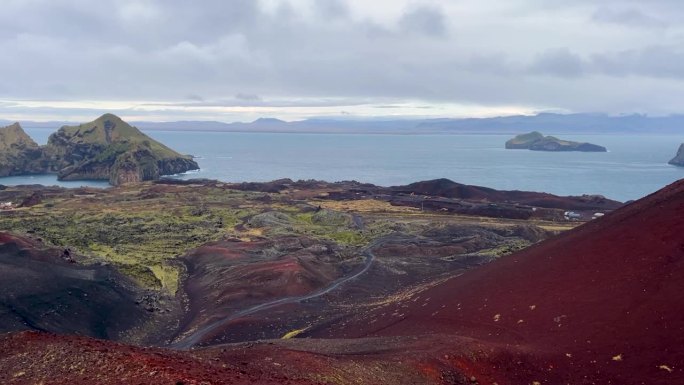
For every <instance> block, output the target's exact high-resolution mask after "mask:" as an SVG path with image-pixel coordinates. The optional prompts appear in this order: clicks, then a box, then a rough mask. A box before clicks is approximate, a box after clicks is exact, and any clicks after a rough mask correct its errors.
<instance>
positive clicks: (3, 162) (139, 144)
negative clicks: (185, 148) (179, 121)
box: [0, 114, 199, 186]
mask: <svg viewBox="0 0 684 385" xmlns="http://www.w3.org/2000/svg"><path fill="white" fill-rule="evenodd" d="M197 169H199V165H198V164H197V163H196V162H195V161H194V160H193V159H192V157H191V156H188V155H182V154H179V153H178V152H176V151H174V150H172V149H170V148H168V147H166V146H165V145H163V144H161V143H159V142H157V141H156V140H154V139H152V138H150V137H149V136H147V135H145V134H144V133H142V132H141V131H140V130H138V129H137V128H135V127H133V126H131V125H130V124H128V123H126V122H124V121H123V120H121V118H119V117H118V116H115V115H112V114H104V115H102V116H101V117H99V118H98V119H96V120H95V121H93V122H90V123H85V124H81V125H78V126H64V127H62V128H60V129H59V130H58V131H57V132H55V133H54V134H52V135H50V138H49V139H48V143H47V145H45V146H39V145H38V144H36V142H34V141H33V139H31V138H30V137H29V136H28V135H27V134H26V132H24V130H23V129H22V128H21V126H20V125H19V123H14V124H12V125H10V126H8V127H2V128H0V176H15V175H31V174H34V175H35V174H57V178H58V179H59V180H107V181H109V183H110V184H111V185H115V186H116V185H121V184H127V183H137V182H142V181H150V180H158V179H159V178H160V177H161V176H162V175H173V174H179V173H183V172H186V171H190V170H197Z"/></svg>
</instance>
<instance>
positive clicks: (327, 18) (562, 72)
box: [0, 0, 684, 121]
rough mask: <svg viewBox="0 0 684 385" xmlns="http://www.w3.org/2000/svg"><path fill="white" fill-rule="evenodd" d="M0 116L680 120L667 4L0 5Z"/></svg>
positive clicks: (485, 0)
mask: <svg viewBox="0 0 684 385" xmlns="http://www.w3.org/2000/svg"><path fill="white" fill-rule="evenodd" d="M1 8H2V9H1V12H0V52H1V53H2V56H3V57H2V58H1V59H0V73H1V74H2V76H0V119H12V120H90V119H92V118H94V117H96V115H98V114H99V113H101V112H104V111H112V112H116V113H119V114H121V115H123V116H125V117H127V118H129V119H135V120H157V121H172V120H219V121H238V120H242V121H245V120H251V119H255V118H257V117H260V116H269V117H279V118H283V119H286V120H294V119H300V118H305V117H309V116H445V117H460V116H492V115H509V114H516V113H524V114H530V113H535V112H539V111H558V112H606V113H610V114H620V113H635V112H636V113H647V114H652V115H663V114H672V113H684V22H683V21H682V20H684V3H682V2H681V0H649V1H632V0H603V1H590V0H574V1H567V0H442V1H431V0H372V1H369V0H201V1H200V0H100V1H92V0H2V6H1Z"/></svg>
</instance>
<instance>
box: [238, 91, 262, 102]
mask: <svg viewBox="0 0 684 385" xmlns="http://www.w3.org/2000/svg"><path fill="white" fill-rule="evenodd" d="M235 99H237V100H246V101H249V102H258V101H261V97H260V96H259V95H257V94H245V93H242V92H240V93H238V94H236V95H235Z"/></svg>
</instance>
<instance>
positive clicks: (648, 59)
mask: <svg viewBox="0 0 684 385" xmlns="http://www.w3.org/2000/svg"><path fill="white" fill-rule="evenodd" d="M593 62H594V64H595V66H596V69H597V70H598V71H601V72H602V73H603V74H606V75H611V76H628V75H636V76H644V77H654V78H669V79H680V80H684V66H682V63H684V50H682V49H681V48H679V47H665V46H660V45H658V46H648V47H644V48H642V49H639V50H626V51H620V52H613V53H602V54H597V55H595V56H594V57H593Z"/></svg>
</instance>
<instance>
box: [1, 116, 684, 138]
mask: <svg viewBox="0 0 684 385" xmlns="http://www.w3.org/2000/svg"><path fill="white" fill-rule="evenodd" d="M10 123H12V122H9V121H2V120H0V125H8V124H10ZM21 123H22V124H23V125H24V127H46V128H58V127H60V126H62V125H65V124H72V123H71V122H21ZM132 124H134V125H135V126H136V127H138V128H140V129H143V130H172V131H175V130H178V131H228V132H291V133H355V134H359V133H373V134H519V133H522V132H529V131H543V132H548V133H551V134H577V133H581V134H629V133H649V134H679V133H684V115H671V116H662V117H650V116H646V115H638V114H635V115H620V116H610V115H604V114H552V113H543V114H539V115H534V116H523V115H516V116H505V117H496V118H466V119H449V118H443V119H400V118H397V119H391V118H387V119H373V118H368V119H345V118H315V119H306V120H301V121H293V122H286V121H283V120H279V119H273V118H260V119H257V120H255V121H253V122H249V123H242V122H236V123H223V122H216V121H178V122H132Z"/></svg>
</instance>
